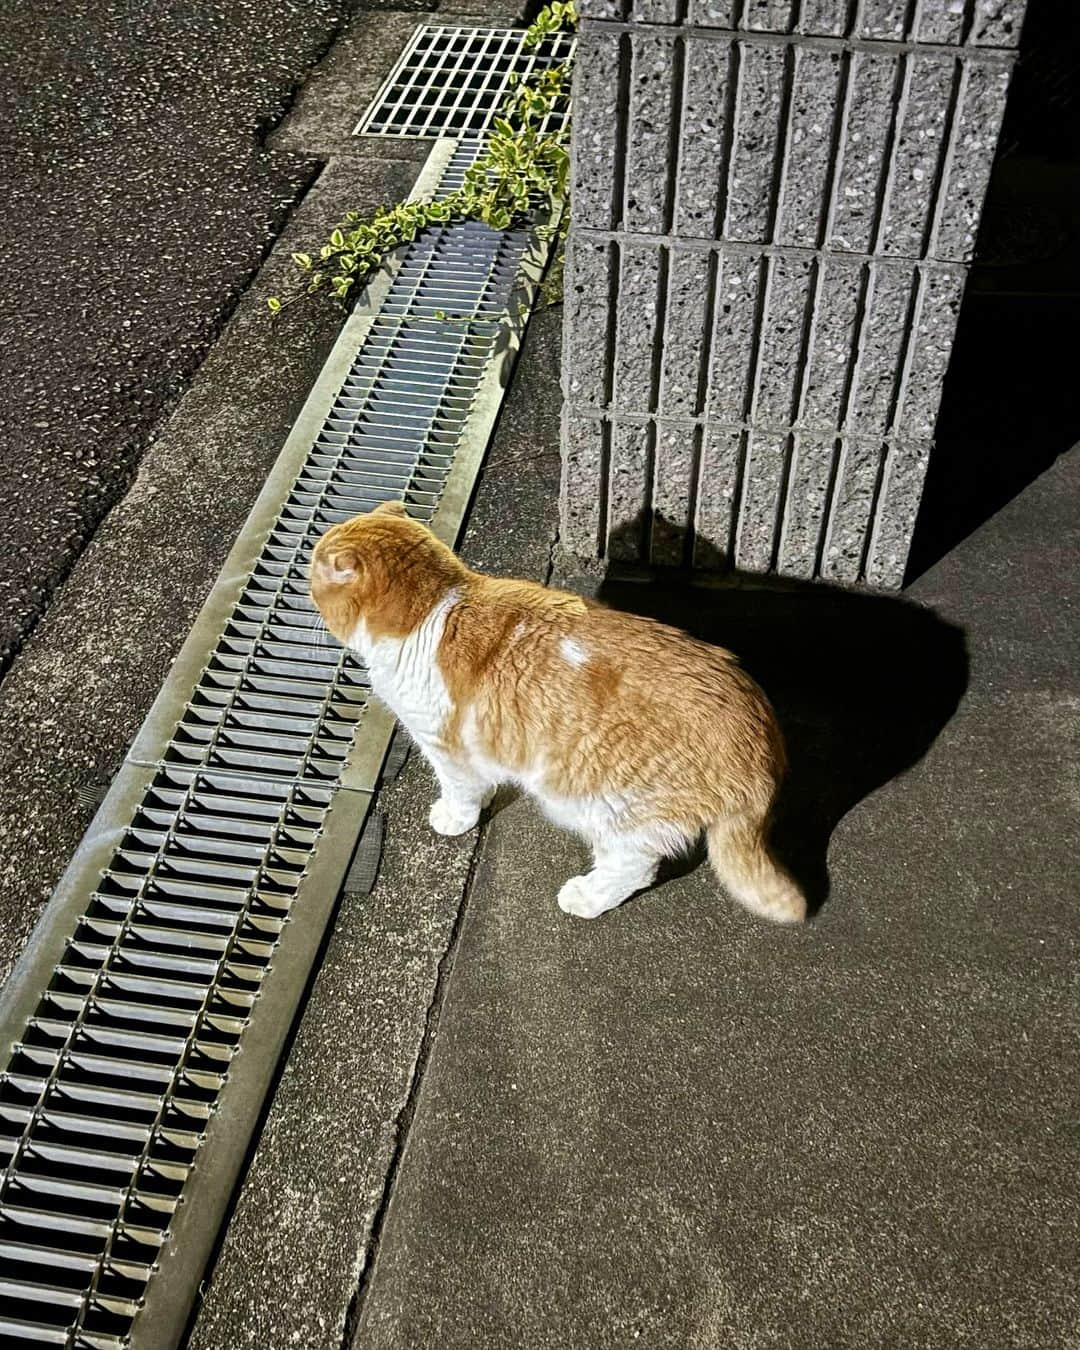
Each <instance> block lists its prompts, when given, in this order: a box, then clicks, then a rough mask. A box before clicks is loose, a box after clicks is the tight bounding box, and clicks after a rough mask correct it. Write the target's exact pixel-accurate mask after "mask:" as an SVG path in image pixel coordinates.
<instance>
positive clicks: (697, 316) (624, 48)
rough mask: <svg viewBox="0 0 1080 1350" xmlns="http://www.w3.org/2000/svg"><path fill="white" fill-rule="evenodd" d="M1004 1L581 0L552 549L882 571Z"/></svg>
mask: <svg viewBox="0 0 1080 1350" xmlns="http://www.w3.org/2000/svg"><path fill="white" fill-rule="evenodd" d="M1023 4H1024V0H859V2H858V3H849V0H801V3H800V2H799V0H579V8H580V9H581V11H582V25H581V33H580V39H579V45H578V54H577V63H576V70H575V84H574V130H573V148H572V215H571V222H572V223H571V230H570V237H569V243H568V249H567V270H566V286H565V292H566V311H565V331H564V352H563V392H564V397H565V406H564V413H563V493H562V508H561V510H562V534H563V542H564V545H565V546H566V547H567V548H568V549H569V550H570V551H571V552H573V553H576V554H578V555H579V556H582V557H593V558H595V557H610V558H612V559H618V560H642V561H647V562H652V563H659V564H687V563H689V564H693V565H695V566H698V567H704V568H718V567H723V566H727V565H732V564H734V565H735V566H738V567H740V568H744V569H748V570H751V571H767V570H770V569H773V568H775V569H778V570H779V571H780V572H783V573H786V574H789V575H792V576H798V577H810V576H816V575H820V576H824V577H827V578H830V579H833V580H836V581H843V582H854V581H859V580H865V581H866V582H868V583H870V584H872V585H877V586H884V587H895V586H899V585H900V584H901V582H902V580H903V575H904V568H905V565H906V561H907V553H908V547H909V544H910V540H911V534H912V530H913V528H914V523H915V514H916V511H917V508H918V503H919V498H920V495H921V491H922V483H923V478H924V475H925V471H926V465H927V461H928V458H929V455H930V452H931V446H932V442H933V434H934V424H935V420H936V417H937V410H938V404H939V401H940V397H941V390H942V382H943V380H944V377H945V371H946V368H947V366H948V361H949V354H950V351H951V347H952V341H953V334H954V331H955V326H956V318H957V313H958V311H959V307H960V301H961V298H962V295H963V290H964V281H965V277H966V273H967V266H968V264H969V263H970V261H971V256H972V252H973V249H974V245H975V236H976V232H977V229H978V223H979V214H980V211H981V208H982V200H983V196H984V194H985V191H986V186H987V182H988V179H989V175H990V168H991V164H992V160H993V156H994V151H995V147H996V144H997V137H998V131H999V128H1000V124H1001V117H1002V113H1003V111H1004V106H1005V97H1006V92H1007V89H1008V83H1009V75H1010V70H1011V67H1012V63H1013V60H1014V57H1015V49H1016V45H1017V42H1018V40H1019V33H1020V25H1021V20H1022V11H1023Z"/></svg>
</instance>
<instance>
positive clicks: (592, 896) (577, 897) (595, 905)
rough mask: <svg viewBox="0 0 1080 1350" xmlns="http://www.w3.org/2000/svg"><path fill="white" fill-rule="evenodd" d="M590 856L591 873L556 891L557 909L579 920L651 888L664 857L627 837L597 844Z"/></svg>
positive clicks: (591, 916)
mask: <svg viewBox="0 0 1080 1350" xmlns="http://www.w3.org/2000/svg"><path fill="white" fill-rule="evenodd" d="M593 853H594V863H593V868H592V871H591V872H586V873H585V874H584V876H580V877H571V878H570V880H569V881H568V882H567V883H566V885H565V886H563V888H562V890H560V891H559V908H560V909H561V910H563V911H564V912H565V913H566V914H573V915H575V916H576V917H577V918H579V919H595V918H596V917H597V915H599V914H603V913H604V912H605V910H609V909H614V908H615V906H616V905H621V904H622V902H623V901H624V900H628V899H629V898H630V896H632V895H634V894H636V893H637V892H638V891H643V890H644V889H645V888H646V887H647V886H651V885H652V883H653V882H654V881H655V880H656V871H657V868H658V867H659V866H660V859H661V857H662V856H663V853H662V851H661V850H659V849H657V848H656V847H655V846H654V845H651V844H649V843H647V842H646V841H644V840H642V839H640V838H637V837H635V836H633V835H626V834H624V835H618V834H614V835H609V836H607V837H605V838H604V839H603V840H601V841H598V842H597V843H596V844H595V846H594V849H593Z"/></svg>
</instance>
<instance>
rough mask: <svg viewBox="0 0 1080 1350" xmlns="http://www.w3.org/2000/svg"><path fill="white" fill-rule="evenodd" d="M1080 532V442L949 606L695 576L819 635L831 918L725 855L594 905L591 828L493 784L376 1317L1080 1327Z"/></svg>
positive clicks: (805, 655) (652, 1328) (543, 1322)
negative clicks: (746, 892) (854, 697)
mask: <svg viewBox="0 0 1080 1350" xmlns="http://www.w3.org/2000/svg"><path fill="white" fill-rule="evenodd" d="M1077 556H1080V449H1078V450H1077V451H1074V452H1073V453H1072V454H1071V455H1069V456H1067V457H1066V458H1065V459H1064V460H1062V461H1061V462H1060V463H1059V465H1058V466H1057V467H1056V468H1055V469H1053V470H1052V471H1051V472H1050V473H1048V474H1047V475H1046V476H1045V477H1044V478H1042V479H1040V480H1039V481H1038V482H1037V483H1036V484H1034V485H1033V486H1032V487H1030V488H1029V489H1028V490H1027V492H1026V493H1025V494H1024V495H1023V496H1022V497H1020V498H1019V499H1018V500H1017V501H1016V502H1015V503H1013V505H1012V506H1011V507H1009V508H1007V509H1006V510H1005V511H1004V512H1003V513H1002V514H1001V515H1000V516H998V517H997V518H996V519H995V520H993V521H991V522H990V523H989V524H987V525H985V526H984V527H983V528H982V529H981V530H980V531H978V532H977V533H976V534H975V535H974V536H973V537H972V538H970V539H969V540H968V541H967V543H966V544H964V545H962V546H961V547H960V548H959V549H958V550H956V551H955V552H954V553H953V554H951V555H950V556H949V557H948V558H946V559H945V560H944V561H943V562H942V563H940V564H939V565H938V566H937V567H936V568H935V569H933V570H932V571H931V572H929V573H928V574H927V575H926V576H925V577H924V578H923V579H922V580H921V581H920V583H919V584H918V585H917V586H916V587H915V588H914V592H913V595H912V599H913V600H915V601H917V602H918V603H919V604H920V605H921V606H925V607H926V610H925V611H924V612H923V614H922V615H921V618H916V617H915V616H913V615H911V614H909V613H907V612H906V607H903V606H901V605H899V603H897V602H889V601H886V602H880V603H881V606H882V608H881V610H880V612H879V613H877V614H874V613H873V608H874V605H873V603H871V604H868V605H867V611H868V612H867V614H866V615H865V616H863V615H860V612H859V611H860V605H859V603H858V602H849V600H848V599H845V598H838V599H837V600H835V601H833V600H832V599H831V598H829V597H828V596H826V597H825V598H824V599H822V598H820V597H819V595H818V594H817V593H815V592H812V591H810V590H806V591H797V592H794V593H789V594H788V595H777V594H775V593H772V592H770V591H766V592H765V593H764V594H763V595H762V596H761V603H760V604H759V602H758V596H757V595H756V594H755V592H753V591H746V592H737V591H736V592H730V591H724V590H721V591H717V592H713V593H711V594H710V593H708V592H705V593H701V594H699V595H698V596H697V597H695V600H696V603H694V604H693V606H692V611H693V613H694V614H695V615H696V621H695V622H694V623H693V626H694V627H695V628H696V629H698V630H699V631H702V632H705V633H707V634H709V635H711V636H713V637H717V638H718V637H720V636H726V638H727V640H728V641H731V642H732V645H734V646H735V647H736V650H746V651H747V654H748V656H749V658H750V659H751V661H752V662H756V663H757V664H758V667H759V668H761V666H762V660H763V657H764V656H769V655H773V656H779V655H780V654H781V652H786V653H787V654H788V655H789V656H790V662H791V664H790V670H789V674H788V677H787V679H785V680H782V681H779V682H770V684H769V688H770V692H771V693H773V695H774V696H775V697H776V699H777V702H778V705H779V708H780V711H781V715H782V716H783V717H784V719H785V720H786V721H787V722H788V725H789V729H790V732H791V735H792V740H793V742H794V744H795V746H796V747H797V750H798V752H799V759H798V763H797V768H798V770H799V771H800V773H801V774H802V777H803V782H802V783H801V785H800V790H803V789H807V788H809V787H811V786H813V787H821V786H824V785H825V784H826V783H827V781H828V779H829V776H830V774H834V775H836V777H838V778H839V779H840V780H841V781H840V784H839V800H837V798H836V796H835V795H834V800H833V803H832V804H831V806H835V805H840V804H842V805H843V806H844V807H847V808H850V809H848V810H847V813H846V814H845V815H844V816H843V818H842V819H840V820H839V821H838V822H837V823H836V828H835V831H834V832H833V833H832V837H831V839H829V840H828V871H829V875H830V879H831V891H830V894H829V898H828V900H827V903H826V904H825V905H824V908H823V909H822V910H821V912H820V914H819V916H818V918H817V919H816V921H815V922H814V923H813V924H812V925H811V926H809V927H807V928H806V929H804V930H802V931H797V932H791V931H787V930H779V929H776V928H773V927H769V926H767V925H765V924H763V923H761V922H758V921H755V920H753V919H751V918H750V917H748V916H747V915H746V914H744V913H742V912H740V911H739V910H737V909H736V908H735V907H734V906H733V905H731V904H730V903H729V902H728V901H727V900H725V899H724V898H723V896H722V895H721V894H720V893H719V890H718V887H717V886H716V884H715V883H714V881H713V879H712V877H711V876H710V875H709V873H708V870H707V869H706V868H704V867H699V868H697V869H696V870H694V871H692V872H691V873H690V874H689V875H687V876H682V877H677V878H675V879H672V880H669V881H668V882H667V883H666V884H664V885H661V886H660V887H659V888H658V889H657V890H656V891H655V892H654V893H652V894H650V895H648V896H646V897H643V898H641V899H640V900H638V901H635V902H633V903H631V904H629V905H627V906H624V907H623V908H622V909H620V910H618V911H616V912H614V913H613V914H611V915H609V916H605V917H604V918H603V919H601V920H599V921H597V922H595V923H592V924H587V923H583V922H581V921H575V920H572V919H568V918H567V917H566V916H564V915H563V914H561V913H560V912H559V911H558V909H557V908H556V907H555V904H554V896H555V892H556V890H557V888H558V886H559V885H560V884H561V882H562V881H563V880H564V879H565V877H566V876H568V875H570V874H572V873H573V872H574V871H577V870H578V869H579V868H580V867H581V865H582V860H583V855H582V850H581V848H580V846H579V845H578V844H577V843H576V842H575V841H574V840H572V839H570V838H568V837H566V836H565V835H563V834H561V833H560V832H558V831H557V830H555V829H553V828H552V827H551V826H550V825H548V824H547V823H546V822H545V821H544V819H543V818H542V817H541V815H540V814H539V813H538V812H537V811H536V810H535V808H534V807H533V806H532V805H531V803H528V802H526V801H516V802H514V803H513V804H511V805H508V806H507V807H506V808H505V809H504V810H503V811H502V812H501V813H500V814H498V815H496V817H495V819H494V820H493V822H492V823H491V825H490V826H489V827H488V829H487V831H486V833H485V836H484V838H483V840H482V843H481V846H480V856H479V867H478V870H477V872H476V875H475V879H474V881H473V883H472V885H471V887H470V888H469V892H468V896H467V901H466V908H465V913H464V919H463V923H462V929H461V936H460V941H459V944H458V946H457V950H456V955H455V958H454V964H453V972H452V974H451V976H450V978H449V980H448V982H447V987H446V994H445V1000H444V1003H443V1006H442V1012H441V1016H440V1020H439V1034H438V1040H437V1042H436V1046H435V1050H434V1052H433V1054H432V1056H431V1059H430V1063H429V1064H428V1067H427V1071H426V1073H425V1074H424V1077H423V1081H422V1083H421V1086H420V1089H419V1094H418V1099H417V1102H416V1107H415V1116H414V1118H413V1120H412V1124H411V1129H410V1130H409V1134H408V1139H407V1142H406V1145H405V1148H404V1151H403V1154H402V1157H401V1161H400V1166H399V1169H398V1172H397V1175H396V1179H395V1183H394V1188H393V1194H392V1198H391V1201H390V1204H389V1209H388V1212H387V1215H386V1219H385V1223H384V1225H383V1228H382V1231H381V1236H380V1240H379V1244H378V1249H377V1255H376V1259H375V1263H374V1269H373V1271H372V1273H371V1274H370V1276H369V1279H368V1283H367V1286H366V1296H365V1299H364V1302H363V1308H362V1315H361V1317H360V1319H359V1321H358V1324H357V1331H356V1335H355V1340H354V1341H353V1344H354V1345H355V1346H356V1347H358V1350H359V1348H360V1347H363V1348H364V1350H374V1347H379V1348H380V1350H383V1348H386V1350H389V1348H390V1347H393V1348H394V1350H405V1347H412V1346H434V1345H438V1346H443V1347H451V1346H461V1347H466V1346H469V1347H479V1346H484V1347H503V1346H509V1345H517V1346H528V1347H547V1346H556V1345H557V1346H560V1347H572V1346H574V1347H576V1346H580V1347H589V1350H597V1348H598V1347H602V1346H625V1345H631V1344H635V1343H640V1344H642V1345H649V1346H664V1347H671V1348H672V1350H676V1348H678V1350H683V1348H684V1347H690V1346H693V1347H709V1350H714V1348H718V1347H728V1348H730V1347H761V1346H785V1347H787V1346H790V1347H801V1346H810V1345H827V1346H851V1347H865V1346H868V1345H890V1346H905V1347H916V1346H926V1347H955V1346H961V1345H963V1346H968V1345H970V1346H973V1347H974V1346H986V1345H993V1346H1017V1347H1019V1346H1024V1347H1030V1348H1031V1350H1036V1347H1039V1348H1045V1347H1049V1346H1075V1345H1077V1344H1080V1340H1078V1328H1080V1291H1078V1289H1077V1285H1076V1280H1075V1271H1076V1268H1077V1259H1078V1258H1080V1217H1078V1207H1077V1202H1078V1200H1080V1186H1078V1183H1077V1164H1078V1163H1080V1133H1078V1128H1077V1119H1076V1083H1077V1081H1080V999H1078V998H1077V993H1078V990H1077V978H1076V972H1077V969H1078V965H1077V960H1078V957H1080V951H1078V946H1080V943H1078V937H1080V924H1078V920H1077V889H1076V879H1075V840H1076V839H1077V837H1078V834H1080V796H1078V794H1077V784H1078V782H1080V738H1078V736H1077V726H1078V725H1080V723H1078V712H1080V625H1078V623H1077V618H1078V615H1080V573H1078V570H1077V568H1076V558H1077ZM605 589H606V593H607V594H608V596H609V598H618V599H619V600H620V601H621V602H623V603H629V604H630V605H632V606H633V607H634V608H639V609H644V610H650V611H656V610H659V611H661V612H671V605H670V603H669V600H668V598H667V597H665V596H664V595H662V594H661V595H659V596H657V595H652V594H650V593H649V591H648V588H641V587H638V588H636V590H637V594H636V596H635V588H634V587H630V586H621V587H620V586H610V585H609V586H608V587H606V588H605ZM890 605H892V606H894V607H895V610H896V613H895V616H894V622H893V623H890V622H889V616H888V613H887V608H888V606H890ZM676 612H677V613H678V614H679V615H680V616H681V617H684V618H685V617H686V616H687V615H688V614H690V613H691V608H690V607H688V606H687V604H686V602H685V597H684V599H683V602H682V603H681V605H679V606H678V607H677V609H676ZM840 613H842V614H843V616H844V622H845V624H846V625H849V626H850V631H851V633H852V635H853V637H855V638H856V640H854V641H849V642H848V643H847V644H846V645H845V648H844V652H843V656H844V659H845V660H853V661H855V662H856V663H857V668H856V671H855V672H854V676H855V677H856V678H853V679H851V680H850V682H846V683H845V685H844V688H843V690H842V691H841V697H840V698H837V699H834V698H833V697H832V696H831V695H830V691H829V688H828V687H827V684H826V682H825V681H823V680H819V678H818V677H819V675H820V674H821V668H822V666H824V667H825V668H826V669H827V670H828V671H829V672H834V671H835V670H836V665H835V664H834V662H835V657H834V656H833V654H832V653H830V651H829V643H830V640H831V638H832V636H833V632H834V629H833V626H832V621H833V620H834V619H835V618H836V617H837V615H838V614H840ZM935 613H936V614H937V615H939V616H940V619H937V620H935V619H934V618H933V617H932V615H933V614H935ZM748 616H755V617H756V623H754V624H748V622H747V618H748ZM819 617H820V618H821V620H822V624H821V628H820V631H819V632H818V636H817V640H816V641H815V640H814V635H813V633H814V630H815V628H817V627H818V624H817V619H818V618H819ZM913 619H914V622H912V621H913ZM951 625H960V626H962V628H963V629H964V630H966V641H967V649H968V658H969V660H970V671H968V670H966V669H965V659H964V643H963V641H962V640H961V638H960V635H959V632H958V630H957V628H955V627H952V626H951ZM769 629H773V630H774V631H772V632H770V631H768V630H769ZM792 629H793V630H794V634H795V636H796V638H797V641H796V642H794V643H793V642H792V631H791V630H792ZM776 630H779V632H777V631H776ZM890 633H891V634H892V635H893V639H894V640H892V641H890V640H889V635H890ZM882 639H885V640H886V645H884V646H882V645H881V640H882ZM789 648H794V649H793V650H789ZM905 648H908V650H907V651H906V653H905ZM910 648H915V650H914V651H913V650H911V649H910ZM896 657H900V658H901V665H900V666H899V668H896V667H894V666H893V661H894V658H896ZM776 668H777V669H779V668H780V667H779V665H778V666H777V667H776ZM856 679H857V680H866V681H868V688H869V689H870V690H872V691H873V692H872V695H871V696H870V697H867V696H865V695H864V696H863V697H861V698H860V699H859V700H858V704H859V706H858V708H857V709H856V710H855V712H854V715H853V714H852V712H851V710H849V712H848V713H847V714H845V715H843V716H841V717H840V718H839V719H836V718H835V717H834V716H833V713H834V712H835V710H836V709H837V708H838V707H839V706H840V705H841V703H842V701H843V695H844V694H845V693H846V692H850V691H851V690H853V689H854V685H855V683H856ZM965 680H967V682H968V683H967V689H966V692H963V693H962V697H961V698H960V702H959V707H958V708H957V709H956V711H955V713H953V712H952V708H951V707H950V704H951V703H952V702H953V701H954V700H955V699H956V697H957V696H959V695H960V694H961V691H963V688H964V683H965ZM943 687H944V689H945V690H946V691H947V693H946V694H945V695H944V697H943V695H942V688H943ZM812 706H813V707H816V709H817V718H816V719H815V720H817V722H818V725H819V726H820V725H821V724H822V723H823V722H824V723H825V724H826V725H828V727H829V731H828V734H827V735H826V736H825V737H816V738H815V737H808V736H807V729H808V721H807V717H808V713H809V712H810V711H811V707H812ZM872 711H873V716H872V717H871V716H870V714H871V712H872ZM950 714H952V715H951V716H950ZM826 719H828V721H826ZM924 752H925V753H924ZM919 756H922V758H921V759H919V760H918V762H917V763H916V764H914V766H913V767H912V768H911V769H910V770H909V771H908V772H907V773H905V774H901V775H899V776H896V777H893V776H891V775H892V773H893V772H894V771H895V769H896V768H897V767H898V765H899V763H900V762H901V761H903V760H910V759H911V758H917V757H919ZM872 788H876V789H877V790H876V791H873V792H870V795H867V793H868V792H869V790H870V789H872ZM831 806H830V811H831ZM830 823H831V822H830ZM821 824H822V822H821V820H820V819H819V818H814V817H811V818H810V823H809V828H808V833H809V834H810V836H811V843H812V845H813V847H811V849H810V850H809V853H810V857H809V859H808V860H809V861H810V862H813V861H815V859H816V849H817V847H819V846H820V845H821V844H823V843H824V842H825V840H826V838H827V835H823V834H822V831H821V829H820V826H821ZM811 870H812V872H813V869H811Z"/></svg>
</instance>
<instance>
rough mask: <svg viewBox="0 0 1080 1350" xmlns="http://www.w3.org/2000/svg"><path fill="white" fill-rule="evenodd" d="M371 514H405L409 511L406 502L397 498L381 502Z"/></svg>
mask: <svg viewBox="0 0 1080 1350" xmlns="http://www.w3.org/2000/svg"><path fill="white" fill-rule="evenodd" d="M371 514H372V515H373V516H404V515H407V514H408V513H407V512H406V510H405V503H404V502H399V501H397V500H396V499H395V500H393V501H389V502H380V503H379V504H378V506H376V507H375V509H374V511H372V513H371Z"/></svg>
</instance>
